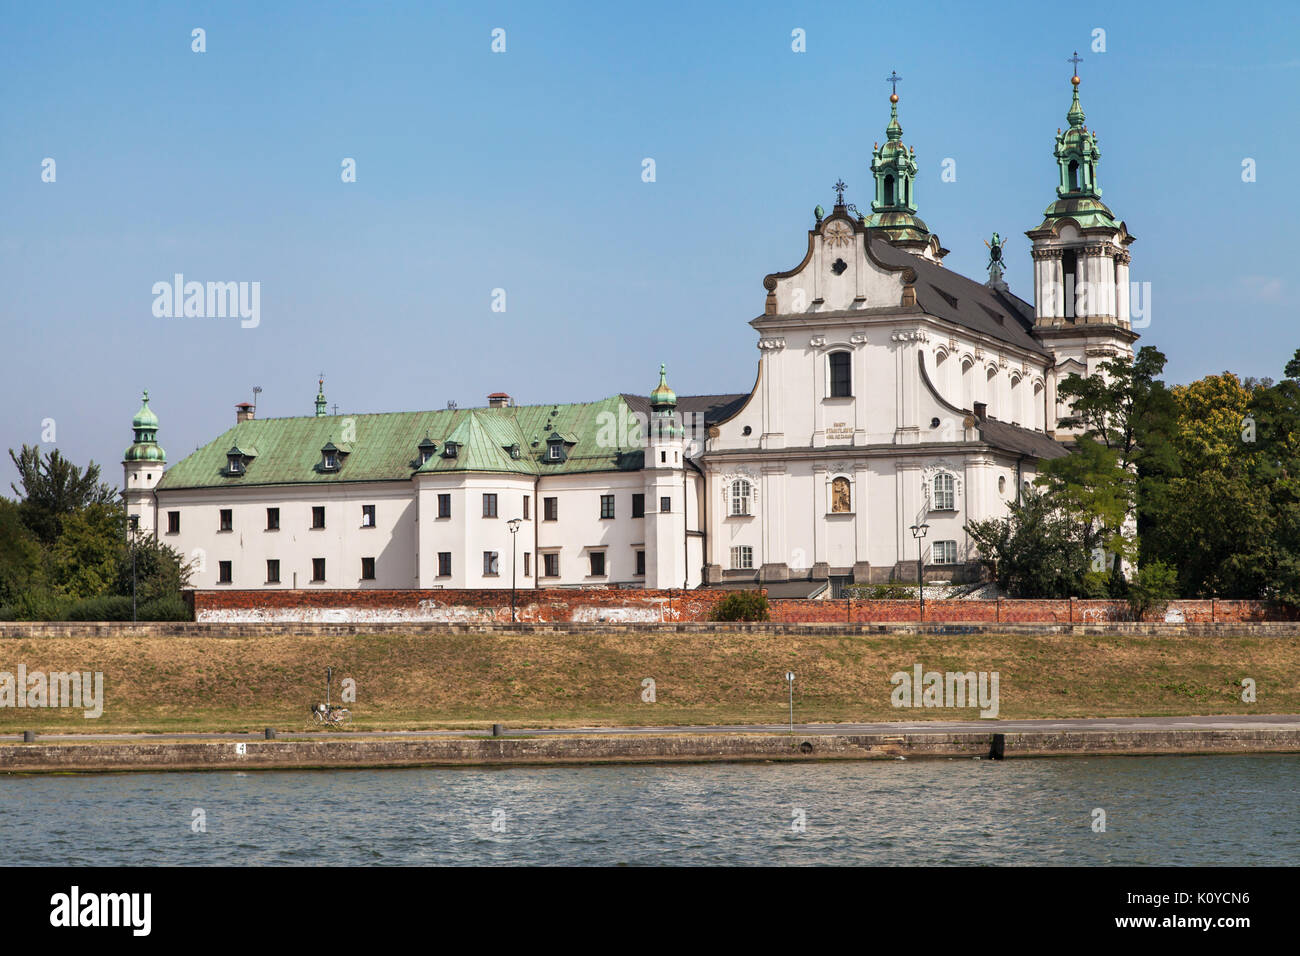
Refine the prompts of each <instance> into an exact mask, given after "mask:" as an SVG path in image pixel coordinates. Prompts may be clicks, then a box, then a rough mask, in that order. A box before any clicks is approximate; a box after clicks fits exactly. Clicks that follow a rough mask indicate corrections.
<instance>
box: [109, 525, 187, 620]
mask: <svg viewBox="0 0 1300 956" xmlns="http://www.w3.org/2000/svg"><path fill="white" fill-rule="evenodd" d="M133 556H134V559H135V564H134V580H135V593H136V601H137V603H139V604H144V603H146V602H149V601H156V600H160V599H163V598H176V599H179V598H180V594H181V591H182V590H183V589H184V588H187V587H189V583H190V566H189V564H188V563H187V562H186V560H185V558H184V556H183V555H182V554H181V553H180V552H179V551H177V550H176V549H175V548H173V547H171V545H168V544H164V543H163V542H161V541H159V540H158V539H156V538H154V537H153V536H152V535H145V534H132V535H131V541H130V543H129V544H128V545H127V547H125V548H123V549H122V551H121V556H120V558H119V561H118V565H117V575H116V579H115V581H114V586H113V592H114V593H115V594H120V595H122V596H124V597H129V596H130V595H131V583H132V574H133V569H132V557H133Z"/></svg>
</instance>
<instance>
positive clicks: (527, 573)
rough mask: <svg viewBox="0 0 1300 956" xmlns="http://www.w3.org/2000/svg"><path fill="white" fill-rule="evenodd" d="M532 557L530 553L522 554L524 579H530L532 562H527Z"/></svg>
mask: <svg viewBox="0 0 1300 956" xmlns="http://www.w3.org/2000/svg"><path fill="white" fill-rule="evenodd" d="M532 556H533V555H532V552H530V551H525V552H524V577H526V578H527V577H531V576H532V573H533V567H532V562H531V561H530V560H529V559H530V558H531V557H532Z"/></svg>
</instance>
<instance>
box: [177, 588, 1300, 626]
mask: <svg viewBox="0 0 1300 956" xmlns="http://www.w3.org/2000/svg"><path fill="white" fill-rule="evenodd" d="M724 593H725V592H720V591H700V590H696V591H676V590H674V591H652V590H636V589H625V588H549V589H537V590H522V591H520V592H519V593H518V595H517V601H516V604H517V607H516V610H515V620H517V621H520V622H524V623H541V624H561V623H562V624H637V623H640V624H650V623H656V624H659V623H676V622H691V621H707V620H708V619H709V617H710V616H711V612H712V610H713V608H714V606H715V605H716V604H717V602H718V600H719V599H720V598H721V597H723V594H724ZM191 599H192V602H193V608H194V617H195V620H196V621H199V622H204V623H220V624H237V623H255V622H275V623H304V624H306V623H309V624H335V623H364V624H411V623H436V624H501V623H509V622H510V620H511V611H510V591H508V590H504V589H491V590H430V591H419V590H403V591H394V590H380V589H361V590H272V591H235V590H211V591H194V592H192V595H191ZM770 607H771V615H772V620H773V621H775V622H778V623H786V624H794V623H815V624H866V623H915V622H919V621H920V620H921V619H922V618H921V608H920V605H919V604H918V603H917V602H916V601H912V600H879V601H877V600H855V599H841V600H817V601H800V600H787V599H773V600H771V601H770ZM1148 617H1149V619H1150V622H1151V623H1167V624H1208V623H1216V622H1221V623H1244V622H1257V621H1284V620H1292V619H1294V617H1295V615H1293V614H1290V613H1289V612H1287V611H1286V610H1285V609H1283V608H1280V607H1275V606H1272V605H1269V604H1268V603H1266V602H1263V601H1221V600H1217V599H1211V600H1203V601H1202V600H1187V601H1173V602H1170V604H1169V605H1168V606H1167V607H1166V608H1164V609H1162V610H1161V611H1160V612H1159V613H1158V614H1154V613H1153V614H1151V615H1148ZM924 619H925V621H927V622H932V623H964V624H976V623H983V624H1014V623H1025V624H1103V623H1117V622H1124V621H1130V620H1131V619H1132V612H1131V610H1130V608H1129V606H1128V604H1127V603H1126V602H1124V601H1110V600H1080V599H1077V598H1069V599H1063V600H1010V599H1006V598H999V599H997V600H993V601H965V600H943V601H926V602H925V618H924Z"/></svg>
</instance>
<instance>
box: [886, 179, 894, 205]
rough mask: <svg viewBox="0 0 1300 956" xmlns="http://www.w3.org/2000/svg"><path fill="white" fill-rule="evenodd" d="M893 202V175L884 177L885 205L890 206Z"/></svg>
mask: <svg viewBox="0 0 1300 956" xmlns="http://www.w3.org/2000/svg"><path fill="white" fill-rule="evenodd" d="M893 204H894V177H893V176H886V177H885V205H886V206H892V205H893Z"/></svg>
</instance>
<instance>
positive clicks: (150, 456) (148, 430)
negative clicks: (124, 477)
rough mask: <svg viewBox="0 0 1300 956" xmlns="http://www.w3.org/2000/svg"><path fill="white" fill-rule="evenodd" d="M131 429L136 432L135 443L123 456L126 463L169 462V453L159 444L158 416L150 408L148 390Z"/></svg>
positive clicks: (132, 420) (132, 421)
mask: <svg viewBox="0 0 1300 956" xmlns="http://www.w3.org/2000/svg"><path fill="white" fill-rule="evenodd" d="M131 428H132V430H133V431H134V432H135V442H134V443H133V444H132V445H131V447H130V448H128V449H127V450H126V452H125V453H124V454H123V455H122V460H123V461H124V462H125V461H158V462H163V461H166V460H167V453H166V452H165V451H163V450H162V447H161V446H160V445H159V444H158V416H157V415H155V414H154V413H153V409H152V408H150V407H149V390H148V389H145V392H144V397H143V399H142V404H141V405H140V410H139V411H138V412H136V413H135V418H133V419H131Z"/></svg>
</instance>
